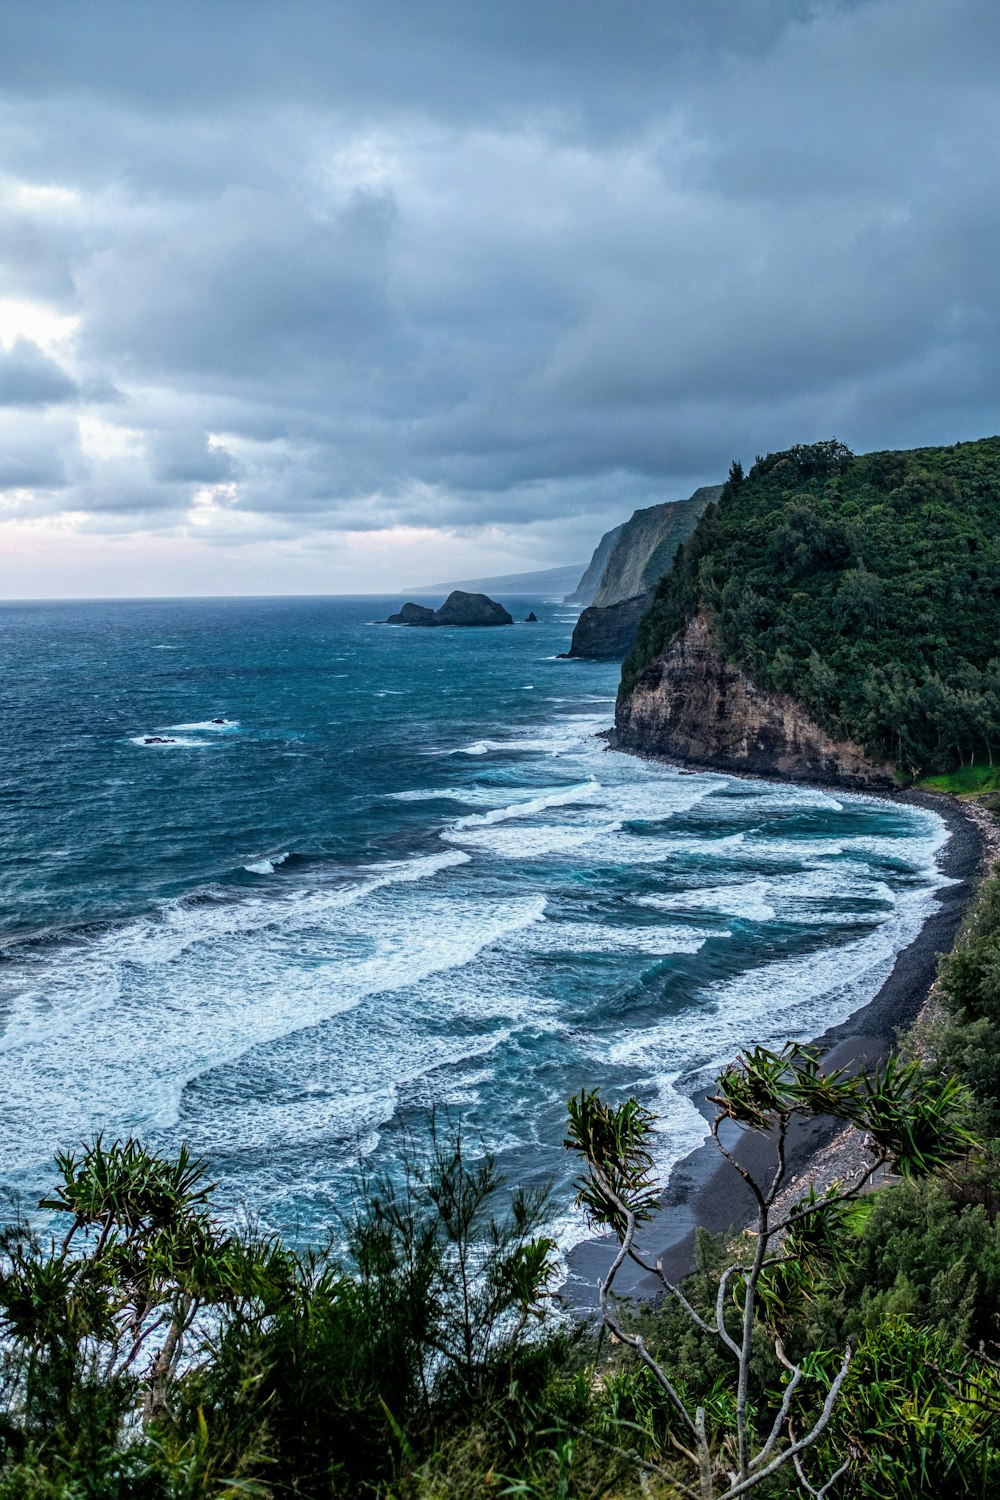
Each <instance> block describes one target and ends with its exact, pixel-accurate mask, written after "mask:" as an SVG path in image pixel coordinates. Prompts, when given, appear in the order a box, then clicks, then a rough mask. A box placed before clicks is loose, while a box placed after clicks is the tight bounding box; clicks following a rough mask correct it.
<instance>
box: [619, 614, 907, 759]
mask: <svg viewBox="0 0 1000 1500" xmlns="http://www.w3.org/2000/svg"><path fill="white" fill-rule="evenodd" d="M615 740H616V743H617V744H618V745H619V747H620V748H622V749H625V750H634V751H637V752H638V753H639V754H642V755H652V756H656V757H658V758H662V759H664V760H674V761H681V762H688V763H691V764H695V765H699V766H711V767H713V768H715V769H717V770H720V771H741V772H747V773H750V774H752V775H755V776H775V777H778V778H781V779H783V780H788V781H819V782H824V783H833V784H834V785H839V786H844V787H850V788H854V789H863V788H872V789H878V788H883V789H889V788H893V787H895V786H896V785H897V783H896V781H895V778H894V777H893V774H892V768H891V766H889V765H888V764H879V763H876V762H874V761H872V760H871V759H870V758H869V757H868V756H867V755H866V753H865V751H864V750H863V749H862V748H861V746H860V745H855V744H851V743H849V742H847V743H841V742H838V741H836V740H834V739H831V737H830V736H829V735H828V734H827V732H826V731H825V730H824V729H822V728H821V727H820V725H818V724H817V723H816V722H815V721H814V720H813V719H811V718H810V717H809V715H808V714H807V713H806V711H805V710H804V709H803V708H802V706H801V705H800V704H798V703H796V702H795V700H794V699H792V698H788V697H785V696H783V695H780V694H767V693H762V692H760V691H759V690H758V689H757V688H756V687H755V686H754V684H753V683H752V682H751V680H750V678H749V677H748V676H747V675H746V673H745V672H742V671H741V670H740V669H739V668H738V667H734V666H732V665H730V663H728V662H726V661H723V660H722V658H721V657H720V656H719V654H718V652H717V650H716V649H715V645H714V643H713V641H712V635H711V631H710V628H709V624H708V619H707V617H706V615H705V614H704V612H702V613H701V614H698V615H696V616H695V617H694V619H693V620H692V621H691V622H690V624H689V625H688V627H687V629H686V630H685V631H684V632H683V633H682V634H681V635H679V636H677V637H675V638H674V640H672V641H671V642H670V644H669V645H668V646H667V647H666V648H665V649H664V650H663V651H662V652H661V653H660V655H659V656H658V657H657V658H656V660H655V661H653V662H652V663H651V664H650V665H649V666H648V667H647V668H646V670H645V671H644V672H643V673H642V675H641V677H640V678H639V679H638V681H637V682H636V684H635V686H634V687H633V688H632V690H631V692H629V693H628V694H626V695H623V696H622V697H620V698H619V700H618V705H617V708H616V711H615Z"/></svg>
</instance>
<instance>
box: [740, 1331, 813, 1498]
mask: <svg viewBox="0 0 1000 1500" xmlns="http://www.w3.org/2000/svg"><path fill="white" fill-rule="evenodd" d="M774 1352H775V1354H776V1355H777V1356H778V1359H779V1360H780V1362H781V1363H782V1364H783V1365H784V1367H785V1369H786V1370H788V1371H790V1373H791V1377H792V1378H791V1380H790V1381H789V1382H788V1384H787V1385H786V1386H785V1390H784V1394H783V1396H782V1398H781V1406H780V1407H779V1409H778V1414H777V1416H776V1417H775V1419H774V1422H773V1424H772V1426H771V1431H770V1432H769V1433H768V1436H767V1441H766V1442H765V1444H764V1446H763V1448H761V1450H760V1452H759V1453H758V1454H757V1456H756V1457H755V1458H753V1459H751V1461H750V1470H751V1473H752V1472H753V1470H754V1469H759V1468H760V1466H761V1464H763V1463H766V1462H767V1459H768V1457H769V1456H770V1454H771V1451H772V1449H773V1448H774V1445H775V1443H776V1442H777V1441H778V1438H779V1437H780V1436H781V1429H782V1428H783V1427H784V1425H785V1422H786V1420H787V1418H788V1413H789V1411H790V1410H791V1405H792V1397H793V1396H794V1394H795V1391H796V1388H797V1386H798V1385H799V1382H800V1381H801V1379H802V1371H801V1370H800V1369H799V1367H798V1365H793V1364H792V1362H791V1360H790V1359H789V1358H788V1356H787V1355H786V1354H785V1346H784V1344H783V1343H782V1342H781V1339H780V1338H776V1339H775V1341H774Z"/></svg>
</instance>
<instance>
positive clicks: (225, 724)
mask: <svg viewBox="0 0 1000 1500" xmlns="http://www.w3.org/2000/svg"><path fill="white" fill-rule="evenodd" d="M239 727H240V721H239V719H222V718H220V719H198V720H197V721H196V722H194V723H192V724H168V725H167V730H168V732H170V731H173V730H177V731H178V732H179V733H182V734H183V733H184V732H185V731H186V732H188V733H193V732H194V731H195V730H197V731H198V732H199V733H200V734H231V733H232V731H233V730H235V729H239Z"/></svg>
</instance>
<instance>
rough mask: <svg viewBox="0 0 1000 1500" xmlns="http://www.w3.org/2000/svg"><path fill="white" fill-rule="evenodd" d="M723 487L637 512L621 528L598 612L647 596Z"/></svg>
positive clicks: (598, 600)
mask: <svg viewBox="0 0 1000 1500" xmlns="http://www.w3.org/2000/svg"><path fill="white" fill-rule="evenodd" d="M721 493H722V487H721V485H703V486H702V488H701V489H699V490H695V492H694V494H693V495H690V496H689V497H688V498H687V499H686V500H668V501H666V502H665V503H664V504H662V505H650V506H649V507H648V508H647V509H646V510H637V511H635V512H633V514H632V516H631V517H630V518H629V520H627V521H626V522H625V524H624V525H623V526H621V527H619V531H618V536H617V539H616V541H615V544H614V547H613V548H612V549H611V552H610V554H609V556H608V561H607V564H606V566H605V568H604V572H603V574H602V575H601V582H600V585H599V587H598V589H597V592H596V593H595V595H594V603H595V604H596V605H597V607H598V608H599V609H603V608H606V607H607V606H608V605H609V604H620V603H621V602H622V600H624V599H634V598H636V596H637V595H639V594H645V593H647V592H648V591H649V590H650V589H651V588H653V587H654V586H655V584H656V583H657V581H658V579H659V578H660V577H661V575H662V574H663V573H665V572H666V570H667V569H668V568H669V567H670V564H671V563H672V562H673V560H674V553H675V552H676V551H677V548H678V547H679V546H680V545H681V543H682V542H686V541H687V539H688V537H689V536H690V535H691V533H692V531H694V528H695V527H696V526H697V524H698V520H699V517H700V516H701V514H702V512H703V511H704V510H705V507H706V506H707V505H710V504H711V503H712V502H713V501H715V500H718V498H719V495H720V494H721Z"/></svg>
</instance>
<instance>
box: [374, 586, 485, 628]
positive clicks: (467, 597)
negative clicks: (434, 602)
mask: <svg viewBox="0 0 1000 1500" xmlns="http://www.w3.org/2000/svg"><path fill="white" fill-rule="evenodd" d="M382 623H383V624H385V625H513V623H514V620H513V617H512V616H511V615H510V614H509V613H508V612H507V610H505V609H504V607H503V605H502V604H498V603H497V602H496V600H495V599H490V598H489V596H488V595H486V594H466V593H465V592H463V590H462V589H453V590H452V592H451V593H450V594H449V595H448V597H447V599H446V600H445V601H444V603H443V604H442V605H441V607H440V609H431V608H429V606H427V605H426V604H404V605H403V607H402V609H401V610H400V611H399V613H398V614H395V615H390V616H389V618H388V619H387V620H384V621H383V622H382Z"/></svg>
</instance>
